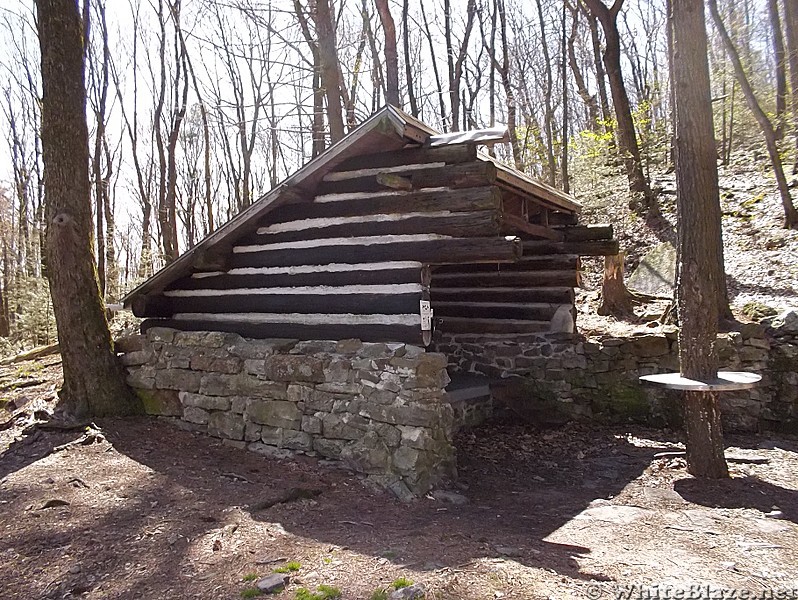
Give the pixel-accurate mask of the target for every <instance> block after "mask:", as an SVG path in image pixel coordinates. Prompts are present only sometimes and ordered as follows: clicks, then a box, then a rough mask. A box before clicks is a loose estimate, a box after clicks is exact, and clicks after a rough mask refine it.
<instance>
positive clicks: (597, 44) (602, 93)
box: [580, 2, 612, 133]
mask: <svg viewBox="0 0 798 600" xmlns="http://www.w3.org/2000/svg"><path fill="white" fill-rule="evenodd" d="M580 6H582V3H581V2H580ZM587 25H588V27H589V28H590V41H591V43H592V44H593V65H594V67H595V69H596V87H597V88H598V91H599V100H600V102H601V117H602V119H603V120H604V131H605V132H606V133H610V132H611V131H612V124H611V121H612V115H611V114H610V101H609V98H608V97H607V83H606V73H604V66H603V65H602V64H601V56H602V54H603V53H602V51H601V40H600V39H599V33H598V22H597V21H596V17H595V16H594V15H592V14H590V13H588V14H587Z"/></svg>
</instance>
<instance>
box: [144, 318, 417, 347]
mask: <svg viewBox="0 0 798 600" xmlns="http://www.w3.org/2000/svg"><path fill="white" fill-rule="evenodd" d="M153 327H170V328H172V329H180V330H183V331H225V332H228V333H237V334H238V335H240V336H242V337H246V338H255V339H265V338H287V339H294V340H345V339H349V338H358V339H360V340H363V341H364V342H404V343H407V344H415V345H417V346H423V345H424V337H425V336H424V335H423V334H422V332H421V328H420V327H417V326H409V325H347V324H335V323H331V324H329V325H297V324H292V323H264V324H253V323H225V322H217V321H201V320H198V321H185V320H182V319H181V320H178V319H147V320H146V321H144V322H143V323H142V324H141V331H142V333H146V332H147V330H149V329H151V328H153ZM427 343H428V342H427Z"/></svg>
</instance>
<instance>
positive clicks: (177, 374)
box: [117, 328, 455, 497]
mask: <svg viewBox="0 0 798 600" xmlns="http://www.w3.org/2000/svg"><path fill="white" fill-rule="evenodd" d="M117 350H118V351H119V352H121V354H122V355H121V360H122V362H123V364H124V365H125V366H126V368H127V370H128V373H129V375H128V383H129V384H130V385H131V386H132V387H133V388H134V389H135V390H136V391H137V393H138V394H139V396H140V397H141V398H142V399H143V401H144V405H145V407H146V410H147V412H148V413H150V414H156V415H161V416H166V417H175V418H177V419H180V422H181V423H182V424H183V425H184V426H186V427H190V428H192V429H194V430H197V431H202V432H205V433H208V434H209V435H212V436H214V437H218V438H222V439H223V440H224V441H225V443H228V444H232V445H234V446H236V447H241V448H248V449H249V450H253V451H255V452H260V453H263V454H266V455H270V456H278V457H281V456H286V455H289V454H291V453H292V452H300V453H306V454H311V455H316V456H321V457H325V458H330V459H340V460H342V461H344V462H345V463H346V464H347V465H348V466H349V467H351V468H352V469H354V470H355V471H358V472H360V473H364V474H366V475H367V476H368V477H369V478H370V479H371V480H373V481H375V482H376V483H378V484H380V485H383V486H386V487H388V488H390V489H391V490H392V491H394V492H395V493H396V494H397V495H398V496H400V497H409V496H410V495H411V494H423V493H425V492H427V491H428V490H429V489H430V488H431V487H432V486H434V485H435V484H436V483H438V482H440V481H441V480H443V479H446V478H450V477H454V476H455V456H454V448H453V446H452V432H453V430H454V428H455V422H454V412H453V409H452V406H451V405H450V404H449V403H448V402H447V401H446V396H445V392H444V388H445V386H446V384H447V383H448V382H449V378H448V375H447V372H446V364H447V361H446V357H445V356H444V355H442V354H436V353H428V352H425V351H424V350H423V349H421V348H418V347H415V346H410V345H405V344H374V343H362V342H360V341H358V340H343V341H340V342H297V341H296V340H249V339H244V338H241V337H239V336H238V335H235V334H227V333H220V332H181V331H175V330H173V329H165V328H154V329H150V330H149V331H148V332H147V334H146V335H140V336H134V337H132V338H126V339H125V340H120V342H118V344H117Z"/></svg>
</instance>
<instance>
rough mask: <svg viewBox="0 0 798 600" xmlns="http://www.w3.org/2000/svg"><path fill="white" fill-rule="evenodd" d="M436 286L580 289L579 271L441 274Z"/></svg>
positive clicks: (434, 277)
mask: <svg viewBox="0 0 798 600" xmlns="http://www.w3.org/2000/svg"><path fill="white" fill-rule="evenodd" d="M433 280H434V283H435V285H440V286H446V287H515V286H520V287H537V286H540V287H548V286H551V287H579V284H580V277H579V272H578V271H522V272H517V271H492V272H488V273H441V274H435V275H434V276H433Z"/></svg>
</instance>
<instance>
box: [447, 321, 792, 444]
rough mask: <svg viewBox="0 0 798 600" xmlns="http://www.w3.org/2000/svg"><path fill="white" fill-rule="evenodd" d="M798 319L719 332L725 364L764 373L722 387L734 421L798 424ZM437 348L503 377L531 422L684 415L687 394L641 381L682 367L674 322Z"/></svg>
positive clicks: (454, 363)
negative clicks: (753, 382) (610, 332)
mask: <svg viewBox="0 0 798 600" xmlns="http://www.w3.org/2000/svg"><path fill="white" fill-rule="evenodd" d="M792 314H795V313H792ZM791 323H792V325H790V324H786V325H785V324H783V323H782V325H781V326H779V327H776V326H774V327H772V328H766V327H764V326H761V325H756V324H752V325H744V326H742V327H741V328H740V331H734V332H731V333H724V334H721V335H719V336H718V344H717V351H718V355H719V358H720V362H721V367H722V368H723V369H724V370H731V371H751V372H754V373H759V374H761V375H762V383H761V385H760V386H758V387H756V388H754V389H752V390H747V391H741V392H724V393H722V394H721V395H720V398H721V403H722V405H723V414H724V419H725V423H726V426H727V427H728V428H729V429H731V430H739V431H757V430H776V431H798V317H796V320H794V321H791ZM774 325H775V324H774ZM435 349H436V350H437V351H438V352H441V353H444V354H446V355H447V356H448V357H449V371H450V373H451V374H452V376H453V377H454V376H455V373H458V372H460V373H481V374H483V375H487V376H489V377H492V378H498V379H502V380H504V381H505V382H506V384H505V385H495V384H494V385H493V388H492V391H493V396H494V401H495V402H496V404H497V405H499V406H502V405H503V406H505V407H507V408H509V409H511V410H512V411H513V412H515V413H519V414H521V415H523V416H524V417H525V418H527V419H528V420H530V421H537V422H541V423H548V424H556V423H558V422H565V421H567V420H571V419H575V418H576V419H593V420H598V421H604V422H629V421H636V422H642V423H649V424H652V425H656V426H662V425H672V426H673V425H678V424H680V422H681V408H680V398H681V397H680V394H679V392H675V391H669V390H662V389H658V388H654V387H649V386H645V387H644V386H641V385H640V384H639V382H638V377H639V376H641V375H648V374H652V373H663V372H670V371H678V370H679V361H678V346H677V333H676V331H675V329H674V330H673V331H670V332H668V333H665V334H656V335H654V334H651V335H637V336H631V337H629V338H623V339H621V338H612V337H604V338H601V339H591V338H588V337H585V336H582V335H578V334H556V335H550V336H544V337H537V336H519V337H517V338H514V339H512V340H502V339H485V338H473V337H467V336H442V337H440V338H439V339H438V340H437V342H436V348H435Z"/></svg>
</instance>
